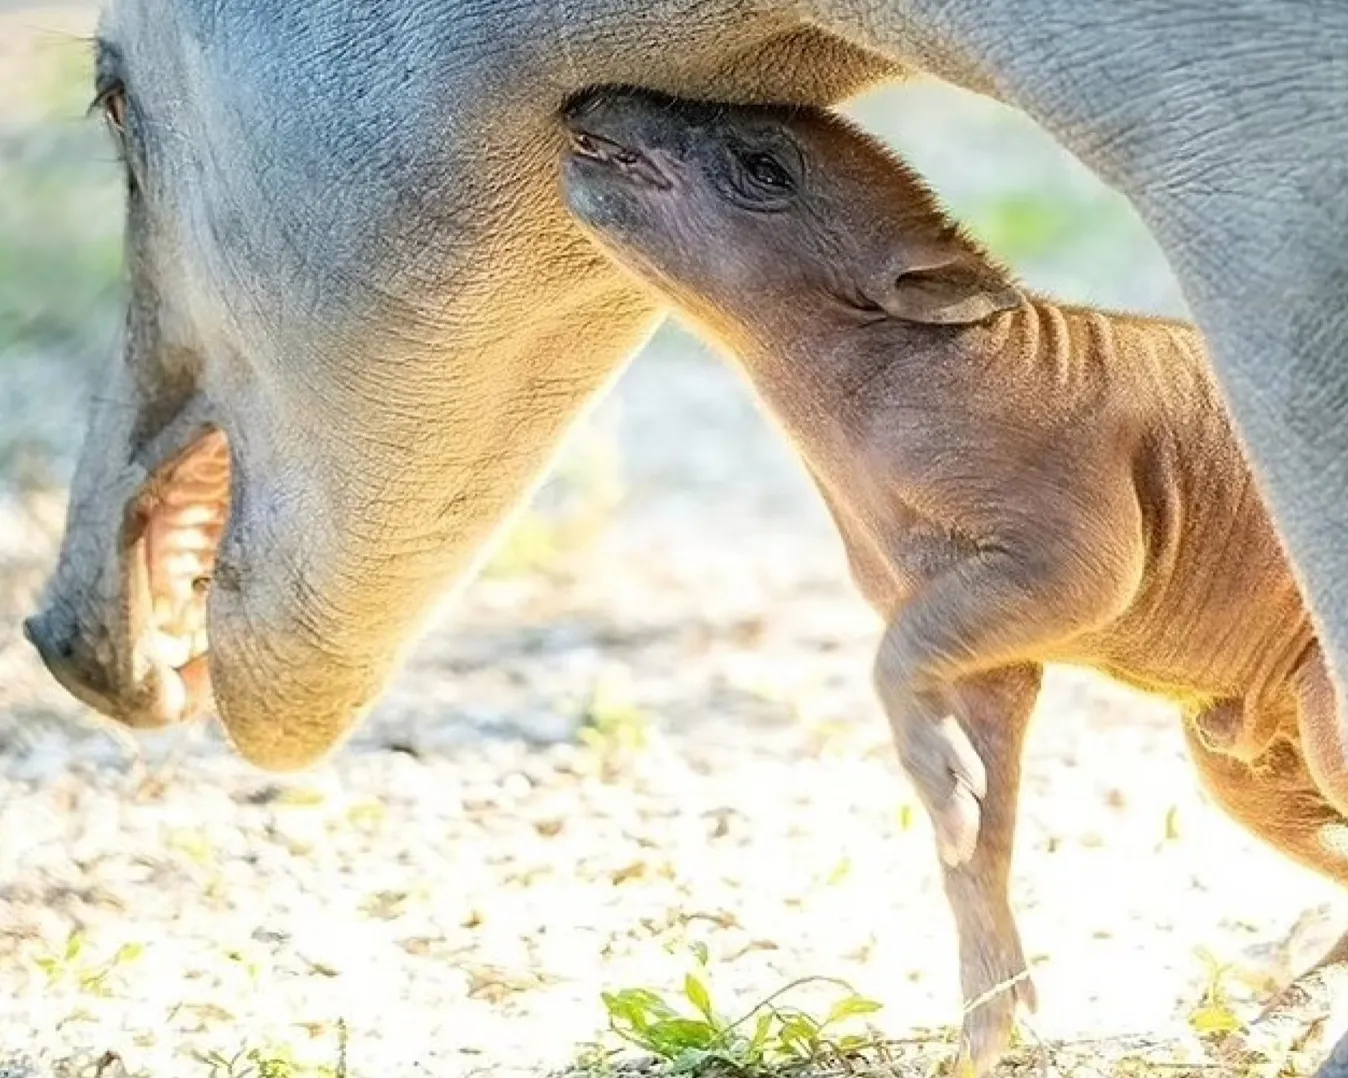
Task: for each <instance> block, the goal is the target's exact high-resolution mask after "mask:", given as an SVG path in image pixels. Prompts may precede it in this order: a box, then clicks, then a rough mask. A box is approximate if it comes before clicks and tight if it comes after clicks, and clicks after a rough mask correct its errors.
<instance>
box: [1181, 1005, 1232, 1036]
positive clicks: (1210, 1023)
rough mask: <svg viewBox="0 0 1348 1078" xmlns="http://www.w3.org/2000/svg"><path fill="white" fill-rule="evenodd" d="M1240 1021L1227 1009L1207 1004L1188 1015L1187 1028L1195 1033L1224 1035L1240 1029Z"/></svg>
mask: <svg viewBox="0 0 1348 1078" xmlns="http://www.w3.org/2000/svg"><path fill="white" fill-rule="evenodd" d="M1240 1025H1241V1023H1240V1019H1239V1018H1237V1017H1236V1016H1235V1014H1233V1013H1232V1011H1231V1009H1230V1008H1229V1007H1223V1006H1221V1005H1220V1004H1214V1003H1209V1004H1207V1005H1206V1006H1203V1007H1199V1008H1198V1009H1197V1010H1195V1011H1194V1012H1193V1013H1192V1014H1190V1015H1189V1026H1190V1027H1191V1028H1192V1029H1193V1031H1194V1032H1195V1033H1204V1034H1224V1033H1233V1032H1235V1031H1236V1030H1238V1029H1240Z"/></svg>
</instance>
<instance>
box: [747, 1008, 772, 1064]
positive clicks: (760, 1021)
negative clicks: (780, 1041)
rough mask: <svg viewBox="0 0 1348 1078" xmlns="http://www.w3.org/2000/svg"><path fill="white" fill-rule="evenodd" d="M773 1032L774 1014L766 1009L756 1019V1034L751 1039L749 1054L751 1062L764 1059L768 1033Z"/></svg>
mask: <svg viewBox="0 0 1348 1078" xmlns="http://www.w3.org/2000/svg"><path fill="white" fill-rule="evenodd" d="M771 1032H772V1015H771V1014H770V1013H769V1012H767V1011H764V1012H763V1013H762V1014H760V1015H759V1016H758V1018H757V1019H756V1020H755V1021H754V1035H753V1038H752V1039H751V1040H750V1041H749V1049H748V1055H749V1058H750V1062H753V1063H757V1062H759V1061H760V1060H761V1059H762V1056H763V1048H764V1046H765V1045H766V1044H767V1043H768V1034H770V1033H771Z"/></svg>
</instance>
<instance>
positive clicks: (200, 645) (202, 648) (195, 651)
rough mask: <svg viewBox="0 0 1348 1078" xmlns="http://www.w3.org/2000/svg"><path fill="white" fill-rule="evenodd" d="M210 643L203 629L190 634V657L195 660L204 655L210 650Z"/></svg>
mask: <svg viewBox="0 0 1348 1078" xmlns="http://www.w3.org/2000/svg"><path fill="white" fill-rule="evenodd" d="M210 646H211V641H210V637H209V636H207V634H206V630H205V628H204V627H203V628H200V629H198V630H197V631H196V632H195V633H193V634H192V656H193V658H196V657H197V656H199V655H205V654H206V652H207V651H209V650H210Z"/></svg>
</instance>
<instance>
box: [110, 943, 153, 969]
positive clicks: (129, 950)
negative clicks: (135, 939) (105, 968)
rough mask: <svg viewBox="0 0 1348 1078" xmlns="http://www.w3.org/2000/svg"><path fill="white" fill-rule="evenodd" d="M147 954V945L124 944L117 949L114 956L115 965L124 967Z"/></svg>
mask: <svg viewBox="0 0 1348 1078" xmlns="http://www.w3.org/2000/svg"><path fill="white" fill-rule="evenodd" d="M144 953H145V944H143V943H124V944H122V946H121V947H119V948H118V949H117V953H116V954H115V955H113V958H112V962H113V965H122V964H124V963H129V962H135V961H136V960H137V959H138V958H140V956H141V955H143V954H144Z"/></svg>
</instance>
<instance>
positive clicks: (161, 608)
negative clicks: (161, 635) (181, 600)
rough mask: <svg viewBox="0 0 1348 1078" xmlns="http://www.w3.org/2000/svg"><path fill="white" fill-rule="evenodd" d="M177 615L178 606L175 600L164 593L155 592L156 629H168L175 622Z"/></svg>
mask: <svg viewBox="0 0 1348 1078" xmlns="http://www.w3.org/2000/svg"><path fill="white" fill-rule="evenodd" d="M176 614H177V604H176V603H174V601H173V599H172V598H171V597H170V596H168V595H166V594H164V593H163V592H155V596H154V625H155V628H156V629H166V628H168V627H169V626H170V625H171V624H172V623H173V621H174V619H175V615H176Z"/></svg>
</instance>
